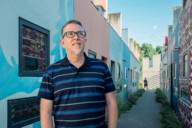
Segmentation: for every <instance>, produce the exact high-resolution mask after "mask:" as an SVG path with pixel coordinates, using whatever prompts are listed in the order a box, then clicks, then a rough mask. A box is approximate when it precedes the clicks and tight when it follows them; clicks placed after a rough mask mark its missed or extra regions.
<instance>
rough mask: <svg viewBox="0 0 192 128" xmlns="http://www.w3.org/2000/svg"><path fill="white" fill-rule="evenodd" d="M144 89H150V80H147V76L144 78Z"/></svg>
mask: <svg viewBox="0 0 192 128" xmlns="http://www.w3.org/2000/svg"><path fill="white" fill-rule="evenodd" d="M144 89H145V90H147V89H148V82H147V78H146V77H145V79H144Z"/></svg>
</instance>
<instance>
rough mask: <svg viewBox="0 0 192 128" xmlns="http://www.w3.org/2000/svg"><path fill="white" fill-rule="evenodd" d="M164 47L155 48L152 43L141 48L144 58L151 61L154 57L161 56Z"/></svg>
mask: <svg viewBox="0 0 192 128" xmlns="http://www.w3.org/2000/svg"><path fill="white" fill-rule="evenodd" d="M161 49H162V46H157V47H156V48H154V47H153V46H152V44H150V43H144V44H142V46H141V52H140V55H141V53H142V52H143V53H142V54H143V56H144V57H149V58H150V59H151V58H152V57H153V55H155V54H160V53H161Z"/></svg>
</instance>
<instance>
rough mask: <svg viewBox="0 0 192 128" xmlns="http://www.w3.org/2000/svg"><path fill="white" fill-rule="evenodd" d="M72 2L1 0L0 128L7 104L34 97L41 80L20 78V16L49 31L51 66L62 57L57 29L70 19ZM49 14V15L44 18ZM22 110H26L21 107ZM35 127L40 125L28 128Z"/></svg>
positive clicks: (4, 122)
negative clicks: (18, 99)
mask: <svg viewBox="0 0 192 128" xmlns="http://www.w3.org/2000/svg"><path fill="white" fill-rule="evenodd" d="M72 5H73V1H71V0H65V1H63V0H56V1H52V0H48V1H47V0H41V1H38V0H20V1H12V0H2V1H1V4H0V16H1V17H2V18H1V24H0V28H1V29H0V59H1V61H0V65H1V66H0V72H1V73H4V75H3V76H2V77H1V79H0V84H1V86H0V94H1V95H0V104H1V105H0V113H1V114H0V127H1V128H6V127H7V116H8V115H7V101H8V100H10V99H15V98H25V97H30V96H36V95H37V92H38V89H39V86H40V81H41V77H19V76H18V67H19V66H18V65H19V54H18V53H19V42H18V40H19V39H18V35H19V30H18V29H19V25H18V24H19V23H18V22H19V17H22V18H24V19H26V20H28V21H30V22H32V23H34V24H37V25H39V26H41V27H43V28H46V29H47V30H49V32H50V53H51V54H50V63H53V62H55V61H57V60H59V59H60V58H62V57H63V56H64V55H65V50H62V48H61V47H60V45H59V40H60V28H61V26H62V25H63V23H64V22H65V21H66V20H68V19H70V18H71V17H73V6H72ZM47 14H48V15H47ZM23 109H25V108H23ZM32 127H33V128H37V127H39V123H38V122H37V123H34V124H32V125H29V126H28V127H27V128H32Z"/></svg>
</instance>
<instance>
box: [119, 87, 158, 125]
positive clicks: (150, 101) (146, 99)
mask: <svg viewBox="0 0 192 128" xmlns="http://www.w3.org/2000/svg"><path fill="white" fill-rule="evenodd" d="M159 111H160V104H158V103H157V102H156V101H155V92H154V91H152V90H148V91H146V92H145V93H144V94H143V96H142V97H140V98H139V100H138V101H137V103H136V105H134V106H133V107H132V109H131V110H129V111H128V112H126V113H124V114H123V115H122V116H121V118H120V119H119V122H118V128H160V114H159Z"/></svg>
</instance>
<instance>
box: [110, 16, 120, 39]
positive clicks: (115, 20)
mask: <svg viewBox="0 0 192 128" xmlns="http://www.w3.org/2000/svg"><path fill="white" fill-rule="evenodd" d="M108 21H109V23H110V24H111V25H112V27H113V28H114V29H115V31H116V32H117V33H118V34H119V36H121V34H122V32H121V30H122V19H121V13H110V14H108Z"/></svg>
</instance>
